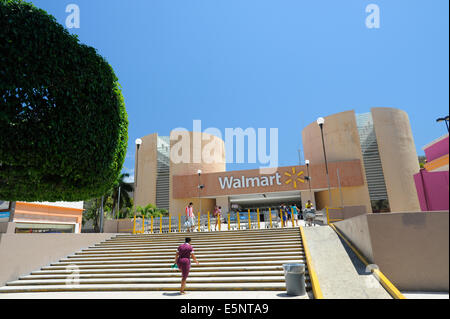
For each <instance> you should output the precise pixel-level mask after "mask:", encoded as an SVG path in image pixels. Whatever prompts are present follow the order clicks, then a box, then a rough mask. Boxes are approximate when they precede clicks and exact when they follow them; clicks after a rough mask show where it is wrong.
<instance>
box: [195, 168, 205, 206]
mask: <svg viewBox="0 0 450 319" xmlns="http://www.w3.org/2000/svg"><path fill="white" fill-rule="evenodd" d="M197 174H198V201H199V203H200V210H199V211H200V214H201V213H202V199H201V197H200V191H201V190H202V189H203V187H205V185H202V183H201V180H200V176H201V175H202V170H201V169H199V170H198V171H197Z"/></svg>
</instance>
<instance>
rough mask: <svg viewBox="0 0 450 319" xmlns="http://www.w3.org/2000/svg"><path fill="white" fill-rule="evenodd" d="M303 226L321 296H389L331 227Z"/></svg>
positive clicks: (328, 297)
mask: <svg viewBox="0 0 450 319" xmlns="http://www.w3.org/2000/svg"><path fill="white" fill-rule="evenodd" d="M304 230H305V236H306V241H307V244H308V248H309V251H310V254H311V257H312V261H313V265H314V268H315V270H316V273H317V277H318V280H319V284H320V287H321V289H322V293H323V296H324V298H325V299H392V297H391V296H390V295H389V294H388V293H387V291H386V290H385V289H384V288H383V287H382V286H381V284H380V283H379V282H378V281H377V280H376V279H375V277H374V276H373V275H372V274H371V273H370V272H366V267H365V266H364V264H363V263H362V262H361V261H360V260H359V259H358V257H357V256H356V255H355V254H354V253H353V251H352V250H351V249H350V248H349V247H348V246H347V245H346V244H345V243H344V242H343V241H341V239H340V237H339V236H338V235H337V234H336V232H335V231H334V230H333V229H331V228H330V227H329V226H320V227H305V228H304Z"/></svg>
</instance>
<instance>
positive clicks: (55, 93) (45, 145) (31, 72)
mask: <svg viewBox="0 0 450 319" xmlns="http://www.w3.org/2000/svg"><path fill="white" fill-rule="evenodd" d="M127 140H128V120H127V114H126V110H125V103H124V100H123V97H122V93H121V90H120V85H119V83H118V81H117V77H116V75H115V74H114V71H113V69H112V68H111V66H110V65H109V64H108V62H106V61H105V59H104V58H102V57H101V56H100V55H98V54H97V52H96V50H95V49H94V48H92V47H89V46H86V45H83V44H80V43H79V41H78V38H77V36H76V35H71V34H70V33H69V32H68V31H67V30H66V29H65V28H64V27H63V26H62V25H60V24H59V23H57V22H56V19H55V18H54V17H53V16H51V15H49V14H47V13H46V12H45V11H43V10H41V9H39V8H36V7H35V6H33V5H32V4H30V3H26V2H23V1H19V0H0V199H2V200H11V201H15V200H23V201H60V200H62V201H77V200H85V199H90V198H94V197H98V196H101V195H103V194H104V193H105V192H106V191H108V190H109V189H110V188H111V186H112V185H113V183H114V182H115V181H116V180H117V177H118V176H119V174H120V171H121V169H122V165H123V162H124V159H125V154H126V149H127Z"/></svg>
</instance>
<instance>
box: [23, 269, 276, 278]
mask: <svg viewBox="0 0 450 319" xmlns="http://www.w3.org/2000/svg"><path fill="white" fill-rule="evenodd" d="M71 275H72V274H70V273H67V274H53V275H39V274H33V275H26V276H22V277H20V278H19V279H20V280H25V281H26V280H37V279H66V278H67V277H69V276H71ZM283 275H284V272H283V271H282V270H266V271H228V272H227V271H222V272H218V271H216V272H191V273H190V274H189V278H190V277H215V276H218V277H235V276H247V277H248V276H283ZM77 276H78V277H79V278H86V279H89V278H161V277H177V278H178V277H180V272H179V271H177V270H172V271H165V272H159V273H150V272H147V273H133V272H127V273H110V274H77Z"/></svg>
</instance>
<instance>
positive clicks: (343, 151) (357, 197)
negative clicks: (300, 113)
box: [302, 111, 372, 212]
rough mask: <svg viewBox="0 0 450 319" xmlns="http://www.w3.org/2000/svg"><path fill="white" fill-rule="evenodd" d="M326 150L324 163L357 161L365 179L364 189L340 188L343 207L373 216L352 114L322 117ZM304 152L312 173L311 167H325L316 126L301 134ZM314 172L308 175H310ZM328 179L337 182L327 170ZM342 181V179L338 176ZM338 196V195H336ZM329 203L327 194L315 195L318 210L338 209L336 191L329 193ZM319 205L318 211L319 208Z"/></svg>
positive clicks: (353, 114) (312, 125) (342, 113)
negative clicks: (359, 207)
mask: <svg viewBox="0 0 450 319" xmlns="http://www.w3.org/2000/svg"><path fill="white" fill-rule="evenodd" d="M323 133H324V141H325V148H326V153H327V161H328V163H330V162H340V161H349V160H355V159H358V160H360V162H361V171H362V175H363V179H364V185H363V186H360V187H355V188H344V187H343V188H342V191H343V197H344V204H345V205H365V206H366V207H367V211H368V212H372V206H371V204H370V197H369V189H368V187H367V180H366V176H365V173H364V162H363V158H362V152H361V144H360V141H359V133H358V128H357V125H356V117H355V112H354V111H346V112H341V113H337V114H333V115H330V116H327V117H325V124H324V126H323ZM302 141H303V152H304V156H305V160H306V159H307V160H309V161H310V163H311V165H310V167H311V168H312V169H313V168H314V166H313V165H314V164H318V163H324V162H325V160H324V155H323V147H322V137H321V133H320V128H319V126H318V125H317V123H316V122H314V123H311V124H310V125H308V126H307V127H305V128H304V129H303V131H302ZM313 174H314V172H313V171H311V175H313ZM329 174H330V179H332V178H336V175H337V174H336V171H335V170H332V169H330V170H329ZM339 175H340V178H341V180H342V179H344V178H345V175H344V174H343V173H342V172H340V174H339ZM336 192H337V193H336ZM332 195H333V196H332V202H331V204H330V203H328V202H329V199H328V193H327V192H322V193H321V194H319V193H317V195H316V200H317V202H318V203H317V205H318V208H319V209H321V208H323V207H324V206H340V203H341V201H340V197H339V190H338V189H336V190H332ZM319 205H320V207H319Z"/></svg>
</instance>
